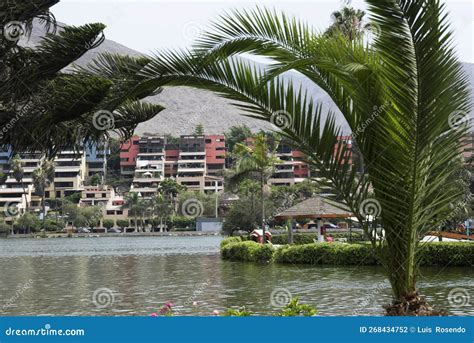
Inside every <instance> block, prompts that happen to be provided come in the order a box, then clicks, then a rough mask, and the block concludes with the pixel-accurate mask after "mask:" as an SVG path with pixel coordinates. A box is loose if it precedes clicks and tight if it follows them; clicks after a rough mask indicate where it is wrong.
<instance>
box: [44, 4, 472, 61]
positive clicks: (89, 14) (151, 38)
mask: <svg viewBox="0 0 474 343" xmlns="http://www.w3.org/2000/svg"><path fill="white" fill-rule="evenodd" d="M443 2H446V4H447V8H448V11H449V12H450V20H451V22H452V28H453V29H454V33H455V42H456V44H457V47H458V49H457V50H458V54H459V57H460V58H461V60H462V61H464V62H471V63H474V47H473V41H474V0H443ZM352 4H353V6H354V7H358V8H365V5H364V1H362V0H353V1H352ZM256 5H264V6H267V7H271V8H273V7H274V8H276V9H278V10H283V11H285V12H286V13H288V14H293V15H295V16H297V17H299V18H301V19H303V20H305V21H307V22H308V23H310V24H312V25H313V26H314V27H315V28H317V29H320V30H323V29H324V28H326V27H327V26H328V25H329V24H330V15H331V13H332V12H333V11H334V10H337V9H338V8H340V7H341V6H342V1H340V0H308V1H288V0H286V1H275V0H267V1H230V0H211V1H209V0H208V1H199V0H187V1H182V0H175V1H163V0H61V2H60V3H59V4H57V5H55V6H54V7H53V8H52V11H53V13H54V15H55V16H56V18H57V20H58V21H61V22H64V23H66V24H70V25H81V24H85V23H91V22H102V23H104V24H106V25H107V29H106V31H105V34H106V38H108V39H111V40H114V41H116V42H119V43H121V44H123V45H126V46H128V47H129V48H132V49H135V50H138V51H141V52H144V53H148V52H151V51H156V50H159V49H162V48H176V47H185V46H188V45H189V44H190V43H191V42H192V41H193V39H194V38H195V37H196V36H197V35H198V34H199V32H200V31H201V30H203V29H204V28H206V26H207V25H209V22H210V21H211V20H212V19H215V18H216V17H218V16H219V15H220V14H222V13H223V12H225V11H226V10H229V9H234V8H254V7H255V6H256Z"/></svg>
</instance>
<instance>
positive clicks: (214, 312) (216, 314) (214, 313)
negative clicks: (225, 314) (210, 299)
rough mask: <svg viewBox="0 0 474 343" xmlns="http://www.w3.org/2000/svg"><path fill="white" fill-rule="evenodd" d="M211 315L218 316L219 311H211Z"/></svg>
mask: <svg viewBox="0 0 474 343" xmlns="http://www.w3.org/2000/svg"><path fill="white" fill-rule="evenodd" d="M212 314H213V315H215V316H218V315H219V314H220V312H219V310H214V311H212Z"/></svg>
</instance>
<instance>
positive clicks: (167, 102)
mask: <svg viewBox="0 0 474 343" xmlns="http://www.w3.org/2000/svg"><path fill="white" fill-rule="evenodd" d="M59 25H60V26H62V25H64V24H61V23H59ZM43 35H44V29H43V27H42V26H41V25H35V26H34V28H33V32H32V34H31V36H30V37H29V39H28V40H26V39H23V40H22V41H21V44H22V45H26V46H34V45H36V44H37V43H38V42H39V40H40V38H41V37H42V36H43ZM103 52H111V53H117V54H124V55H125V54H128V55H133V56H139V55H141V53H140V52H138V51H135V50H132V49H130V48H128V47H126V46H124V45H122V44H119V43H117V42H114V41H112V40H108V39H106V40H105V41H104V42H103V43H102V44H101V45H100V46H99V47H97V48H96V49H94V50H91V51H89V52H88V53H86V54H85V55H84V56H82V57H81V58H80V59H79V60H78V61H77V62H76V63H77V64H78V65H82V66H83V65H86V64H87V63H89V62H90V61H92V60H93V59H94V58H95V57H96V56H97V55H98V54H100V53H103ZM252 63H257V62H253V61H252ZM257 64H258V63H257ZM261 66H262V67H263V64H261ZM463 66H464V68H465V71H466V74H467V75H468V77H469V80H471V88H472V85H474V69H473V67H474V64H472V63H463ZM284 77H285V78H288V79H291V80H292V81H293V83H294V85H295V86H297V87H299V85H301V86H302V87H303V88H304V89H307V90H308V91H310V92H311V94H313V97H314V98H315V99H318V100H319V101H321V102H322V103H323V108H324V109H325V111H329V110H332V111H334V112H335V113H337V114H338V116H337V120H338V122H339V124H340V125H341V126H342V127H343V130H344V132H345V133H349V132H350V130H349V127H348V125H347V123H346V122H345V120H344V118H343V117H342V114H341V113H340V112H339V110H338V109H337V107H336V106H335V105H334V104H333V102H332V100H331V98H330V97H329V96H328V95H327V94H326V93H325V92H324V91H323V90H322V89H320V88H319V87H317V86H315V85H314V84H313V83H311V82H310V81H309V80H307V79H306V78H305V77H304V76H303V75H301V74H299V73H296V72H288V73H285V74H284ZM473 93H474V92H471V97H472V102H473V103H474V94H473ZM146 101H149V102H152V103H159V104H161V105H163V106H164V107H165V108H166V110H164V111H162V112H161V113H159V114H158V115H157V116H156V117H154V118H153V119H151V120H149V121H147V122H144V123H142V124H140V125H139V126H138V128H137V129H136V133H137V134H144V133H153V134H172V135H174V136H178V135H182V134H189V133H192V132H193V131H194V128H195V127H196V125H197V124H199V123H201V124H202V125H203V126H204V132H205V133H208V134H216V133H223V132H225V131H227V130H228V129H229V128H230V127H232V126H234V125H244V124H245V125H247V126H248V127H249V128H251V129H252V131H258V130H260V129H264V130H269V129H272V125H271V124H269V123H266V122H264V121H260V120H257V119H253V118H248V117H245V116H243V115H242V112H241V111H240V110H239V109H238V108H236V107H234V106H232V105H231V104H230V102H229V101H228V100H226V99H223V98H221V97H219V96H217V95H215V94H213V93H211V92H208V91H205V90H200V89H194V88H190V87H167V88H165V89H164V90H163V92H162V93H161V94H159V95H156V96H153V97H149V98H147V99H146ZM473 114H474V113H471V116H470V118H474V115H473Z"/></svg>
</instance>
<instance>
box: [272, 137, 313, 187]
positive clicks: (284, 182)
mask: <svg viewBox="0 0 474 343" xmlns="http://www.w3.org/2000/svg"><path fill="white" fill-rule="evenodd" d="M276 157H277V158H278V159H279V160H280V161H281V163H279V164H277V165H276V166H275V172H274V174H273V175H272V177H271V178H270V179H269V180H268V183H269V184H270V185H272V186H292V185H294V184H296V183H300V182H303V181H304V180H305V179H307V178H309V177H310V172H309V166H308V164H307V163H305V162H304V154H303V153H302V152H301V151H298V150H294V149H293V148H292V147H291V146H290V145H289V144H287V143H285V142H281V143H280V144H279V146H278V148H277V149H276Z"/></svg>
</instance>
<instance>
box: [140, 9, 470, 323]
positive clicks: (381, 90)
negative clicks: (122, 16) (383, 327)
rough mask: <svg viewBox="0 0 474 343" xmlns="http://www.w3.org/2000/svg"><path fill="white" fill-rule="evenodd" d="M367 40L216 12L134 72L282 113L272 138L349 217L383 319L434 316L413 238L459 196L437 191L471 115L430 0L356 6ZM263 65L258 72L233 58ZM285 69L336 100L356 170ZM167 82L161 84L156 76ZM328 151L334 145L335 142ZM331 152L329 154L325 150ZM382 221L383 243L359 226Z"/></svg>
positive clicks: (269, 116) (439, 14)
mask: <svg viewBox="0 0 474 343" xmlns="http://www.w3.org/2000/svg"><path fill="white" fill-rule="evenodd" d="M367 2H368V4H369V6H368V11H369V13H371V14H372V17H371V20H372V21H371V23H372V24H373V25H374V26H377V27H378V28H380V30H379V32H377V36H376V37H375V38H374V40H373V41H372V42H369V43H367V42H364V41H363V40H362V39H354V40H352V41H350V40H348V39H347V38H345V37H343V36H342V35H335V36H330V37H327V36H324V35H323V36H321V35H319V34H318V33H317V32H316V30H313V29H311V28H310V27H309V26H308V25H307V24H305V23H302V22H300V21H298V20H297V19H293V18H289V17H288V16H286V15H284V14H279V13H276V12H274V11H269V10H263V9H256V10H252V11H247V10H245V11H236V12H234V13H233V14H227V15H225V16H223V17H221V19H220V20H219V21H218V22H217V23H215V25H214V26H213V27H212V30H210V31H209V32H208V33H204V35H202V36H201V38H200V40H199V42H198V44H197V46H196V47H195V49H194V50H193V51H184V52H164V53H162V54H160V55H158V56H156V57H155V58H154V61H153V62H151V63H150V64H149V65H147V66H146V67H145V68H144V69H142V74H144V75H147V76H148V77H149V81H148V83H147V86H153V87H159V86H163V85H166V84H169V85H173V86H177V85H186V86H193V87H197V88H205V89H209V90H212V91H215V92H217V93H218V94H220V95H222V96H224V97H227V98H228V99H230V100H232V101H233V103H234V104H236V105H237V106H239V107H240V108H241V109H242V110H243V111H245V113H246V114H247V115H248V116H251V117H254V118H259V119H264V120H267V121H274V120H273V119H274V118H275V114H281V113H286V114H287V115H288V121H287V124H288V125H283V126H282V128H281V129H282V132H283V134H284V135H285V136H286V137H288V138H289V139H291V140H292V141H293V142H294V143H295V145H296V146H297V147H298V150H300V151H302V152H303V153H304V154H305V155H307V156H308V160H309V162H310V164H311V165H312V167H313V168H317V169H318V171H319V174H320V176H321V178H324V179H325V180H328V181H329V186H331V187H332V189H333V192H334V193H335V194H336V195H337V197H338V198H337V200H338V201H339V202H341V203H342V204H343V205H344V206H347V207H348V208H349V209H350V210H351V212H353V213H354V214H355V215H356V216H357V218H358V220H359V222H360V223H361V225H362V228H363V229H364V230H365V232H366V234H367V235H369V237H370V238H371V241H372V244H373V246H374V248H375V249H376V251H377V252H378V255H379V257H380V259H381V261H382V263H383V265H384V267H385V269H386V271H387V275H388V279H389V281H390V283H391V286H392V291H393V302H392V304H391V305H390V306H388V307H387V313H388V314H391V315H393V314H396V315H405V314H412V315H413V314H414V315H424V314H431V313H434V312H433V310H432V309H431V307H429V306H428V305H427V303H426V301H425V300H424V299H423V298H422V297H420V295H419V293H418V290H417V287H416V279H417V275H418V266H419V254H418V252H419V251H420V249H421V248H422V247H421V243H420V239H421V238H422V237H423V236H424V235H425V234H426V233H427V232H429V231H430V230H433V228H436V227H439V226H440V225H441V223H443V222H444V220H445V219H446V213H448V211H447V209H449V207H450V206H451V205H452V204H453V203H455V202H457V201H458V200H459V199H460V197H461V196H462V195H463V192H460V191H459V190H456V189H455V188H454V187H451V188H448V189H446V191H445V192H439V186H440V185H442V184H444V183H445V182H446V180H448V179H449V178H450V177H452V176H453V175H454V174H455V173H456V172H457V169H456V168H453V167H450V166H451V162H452V161H454V160H455V159H457V158H458V155H459V153H460V151H462V143H461V141H462V138H463V137H464V136H465V134H466V133H467V132H468V129H469V125H468V124H469V120H468V119H469V116H468V114H469V113H470V110H471V108H472V104H471V100H470V91H469V84H468V82H467V78H466V76H465V74H464V72H463V69H462V65H461V63H460V62H459V61H458V59H457V57H456V52H455V51H454V49H453V45H452V33H451V31H450V30H449V23H448V18H447V16H446V15H445V11H444V5H441V4H440V1H439V0H433V1H430V2H429V5H428V6H427V5H426V3H425V2H423V1H416V0H367ZM240 53H253V54H257V55H261V56H265V57H266V58H271V59H272V60H273V62H274V63H272V64H270V65H269V66H268V67H267V68H266V69H265V70H262V69H261V68H257V67H254V66H252V65H251V64H250V63H248V62H244V61H243V60H242V59H237V58H234V56H235V55H237V54H240ZM289 70H296V71H298V72H299V73H301V74H303V75H304V76H306V77H307V78H308V79H309V80H311V81H312V82H313V83H314V84H315V85H317V86H319V87H320V88H322V89H323V90H324V91H325V92H326V93H327V94H328V95H329V96H330V97H331V99H332V101H333V102H334V103H335V104H336V106H337V107H338V109H339V110H340V112H341V113H342V115H343V116H344V118H345V120H346V122H347V124H348V125H349V127H350V129H351V131H352V133H353V139H355V140H356V141H357V145H358V147H359V151H360V155H361V157H362V159H363V162H364V169H363V171H362V172H361V173H358V171H357V170H356V168H352V167H351V165H350V164H349V163H348V162H349V157H348V154H347V152H348V147H347V146H348V145H346V144H345V142H343V141H340V140H339V139H338V137H339V136H341V135H342V133H343V130H342V128H341V127H340V126H339V125H338V124H337V123H338V121H336V117H335V113H334V112H332V111H327V110H326V108H327V106H326V104H325V103H324V102H326V101H325V100H321V99H313V98H312V95H311V94H307V93H306V92H305V91H304V90H302V89H300V88H295V87H293V85H292V82H290V81H288V80H287V79H282V77H280V75H281V74H282V73H284V72H286V71H289ZM166 78H168V81H166ZM335 146H336V147H337V148H336V149H334V147H335ZM335 151H336V154H334V152H335ZM374 217H375V218H376V220H377V221H378V222H379V223H380V224H381V225H382V227H383V230H384V237H383V238H384V239H382V240H378V239H377V236H376V235H374V234H373V232H372V231H371V230H370V228H371V227H372V222H371V221H372V220H371V218H374Z"/></svg>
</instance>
